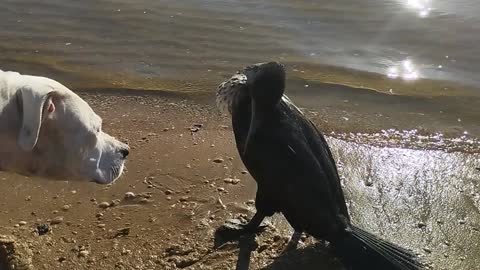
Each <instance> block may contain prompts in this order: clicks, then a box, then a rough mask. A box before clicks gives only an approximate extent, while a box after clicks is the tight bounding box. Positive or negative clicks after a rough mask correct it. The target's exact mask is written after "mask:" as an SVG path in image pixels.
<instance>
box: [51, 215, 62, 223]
mask: <svg viewBox="0 0 480 270" xmlns="http://www.w3.org/2000/svg"><path fill="white" fill-rule="evenodd" d="M62 222H63V217H55V218H54V219H52V221H50V224H52V225H55V224H60V223H62Z"/></svg>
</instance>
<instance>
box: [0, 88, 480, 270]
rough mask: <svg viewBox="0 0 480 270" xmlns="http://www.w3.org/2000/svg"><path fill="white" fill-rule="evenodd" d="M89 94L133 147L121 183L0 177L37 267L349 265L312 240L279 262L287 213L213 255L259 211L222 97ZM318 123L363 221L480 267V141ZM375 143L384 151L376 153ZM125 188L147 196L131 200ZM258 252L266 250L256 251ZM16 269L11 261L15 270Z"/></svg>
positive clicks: (2, 222) (4, 205)
mask: <svg viewBox="0 0 480 270" xmlns="http://www.w3.org/2000/svg"><path fill="white" fill-rule="evenodd" d="M81 95H82V97H84V98H85V99H86V100H87V101H88V102H89V103H90V104H91V105H92V107H93V108H95V109H96V111H97V112H98V113H99V114H100V115H101V116H102V117H103V118H104V125H105V126H104V129H105V130H107V131H108V132H110V133H112V134H113V135H115V136H117V137H119V138H120V139H122V140H125V141H127V142H128V143H129V145H130V146H131V147H132V151H131V156H130V157H129V162H128V164H127V172H126V175H125V176H124V177H122V178H121V179H120V180H119V181H118V182H117V183H115V184H114V185H112V186H100V185H97V184H94V183H81V182H66V181H65V182H64V181H49V180H45V179H37V178H28V177H23V176H18V175H14V174H8V173H1V174H0V183H1V186H2V197H1V198H0V215H1V218H0V235H8V236H9V237H13V238H14V239H15V241H16V243H15V245H16V246H17V247H18V249H17V252H18V253H19V254H20V255H23V256H24V257H23V258H24V259H25V258H26V257H31V263H32V264H33V265H34V266H35V269H233V268H234V267H235V265H237V261H238V258H239V254H241V255H240V257H241V260H240V263H239V268H238V269H246V268H245V263H246V261H245V258H248V256H250V262H251V263H250V269H342V268H341V266H340V264H339V262H338V261H337V260H336V259H335V258H333V257H332V254H331V252H330V250H329V249H328V248H326V247H324V246H323V245H322V244H320V243H316V241H314V240H313V239H311V238H307V239H306V242H305V244H303V245H301V247H300V248H299V249H298V250H296V251H293V252H290V253H287V254H285V255H280V253H281V251H282V250H283V248H284V247H285V244H286V241H287V240H288V237H289V234H290V228H289V227H288V225H287V224H286V223H285V221H284V220H283V219H282V218H281V217H274V218H272V219H271V220H270V221H269V224H271V225H270V226H269V227H268V228H267V230H266V232H264V233H262V234H260V235H259V236H257V238H256V244H254V243H251V242H248V239H246V240H243V241H242V245H241V247H242V248H241V249H240V250H239V247H238V245H237V243H236V242H233V243H229V244H226V245H225V246H223V247H222V248H220V249H218V250H214V249H213V244H214V237H213V232H214V230H215V228H217V227H218V226H220V225H221V224H223V221H224V220H225V219H226V218H229V217H238V218H240V219H242V218H245V217H250V216H251V215H252V214H253V211H254V209H253V207H252V202H251V200H252V199H253V198H254V194H255V184H254V181H253V180H252V179H251V177H250V176H249V175H248V173H245V168H244V166H243V165H242V163H241V161H240V159H239V157H238V154H237V152H236V149H235V145H234V142H233V135H232V130H231V127H230V123H229V119H228V118H226V117H224V116H221V115H219V113H218V112H217V110H216V109H215V108H214V107H213V106H212V102H211V101H212V99H211V96H209V95H201V94H194V95H193V96H192V95H188V94H175V93H169V92H164V93H156V94H152V93H150V94H149V92H137V93H131V92H130V93H129V92H128V91H123V92H122V91H115V90H110V92H102V91H97V92H95V93H93V92H90V93H85V92H84V93H82V94H81ZM340 111H341V110H340ZM307 113H308V114H309V115H310V116H312V118H313V119H314V120H315V122H316V123H317V124H318V125H319V127H320V128H321V129H322V130H324V131H325V132H326V133H328V134H330V133H331V132H332V131H333V132H334V134H332V136H329V138H328V141H329V143H330V145H331V147H332V151H333V154H334V156H335V157H336V159H337V163H338V164H339V170H340V174H341V177H342V181H343V183H342V184H343V186H344V190H345V193H346V197H347V200H348V203H349V207H350V211H351V213H352V217H353V220H354V222H355V223H356V224H358V225H360V226H361V227H363V228H365V229H368V230H371V231H373V232H376V233H378V234H379V235H381V236H383V237H385V238H387V239H389V240H391V241H393V242H395V243H398V244H400V245H402V246H405V247H409V248H412V249H415V250H418V251H419V252H420V253H422V254H423V255H424V256H425V259H426V260H427V261H429V262H432V263H433V264H434V266H435V268H434V269H480V268H478V265H480V260H479V258H478V254H480V249H479V247H478V245H477V243H478V242H480V186H479V185H478V182H479V181H478V180H479V179H480V171H478V170H477V169H476V168H478V167H480V148H479V145H478V144H476V142H475V141H472V142H468V139H466V138H463V139H462V138H460V139H458V138H457V137H451V138H448V136H446V137H445V138H444V139H442V140H441V142H437V143H436V144H433V145H430V146H429V147H425V145H424V143H425V142H428V141H430V140H432V141H433V140H434V138H428V137H421V134H413V135H412V134H410V135H409V134H407V135H405V136H404V137H408V138H409V140H410V143H409V144H404V142H405V139H401V138H400V139H399V135H398V134H395V132H393V134H390V133H389V132H388V131H386V132H384V133H382V132H381V131H380V129H378V128H376V127H375V126H372V128H371V129H372V130H371V131H367V130H365V129H363V128H362V127H357V128H358V129H361V130H363V131H361V132H362V134H360V135H357V134H356V133H350V132H351V131H352V126H353V129H355V125H352V124H341V121H340V119H341V117H347V118H349V121H350V122H352V121H356V122H358V123H360V124H359V125H361V123H362V121H361V120H362V117H361V116H362V114H357V113H351V114H350V112H343V113H341V112H338V109H337V108H335V107H325V108H323V111H313V110H307ZM346 122H348V121H346ZM194 124H201V127H200V128H197V127H193V128H192V126H193V125H194ZM403 128H406V127H405V126H402V125H400V126H399V127H398V129H399V130H403ZM431 128H432V129H433V128H434V126H432V127H431ZM197 129H198V130H197ZM376 133H378V134H376ZM430 134H432V133H430ZM395 136H397V137H395ZM455 138H457V139H455ZM372 141H375V142H376V146H372V145H370V144H366V143H368V142H372ZM450 141H453V142H456V144H449V143H448V142H450ZM452 145H454V146H455V147H453V146H452ZM405 146H409V147H410V148H405ZM412 148H415V149H421V150H412ZM426 148H427V149H430V150H425V149H426ZM230 178H233V179H239V182H238V183H236V181H234V182H235V183H236V184H233V183H232V181H231V180H229V179H230ZM126 192H133V193H134V194H136V197H135V198H130V199H125V193H126ZM102 202H108V203H109V204H108V207H107V208H102V207H101V206H103V205H104V204H102ZM65 205H67V206H65ZM60 217H61V219H60ZM22 221H24V222H25V223H24V222H22ZM57 222H58V224H54V225H50V227H51V229H52V231H51V232H50V233H48V234H46V235H42V236H39V235H38V234H37V233H36V232H35V231H36V228H37V224H51V223H57ZM21 224H24V225H21ZM126 228H129V231H128V235H122V234H121V232H124V234H126V232H127V230H125V229H126ZM1 239H2V238H0V240H1ZM246 246H253V247H254V248H255V250H254V251H253V252H252V253H251V254H248V252H245V250H246V249H245V247H246ZM29 252H31V253H29ZM4 260H5V255H4V254H3V255H2V252H1V251H0V269H2V270H3V268H2V263H3V262H2V261H4ZM27 261H28V260H27ZM242 267H243V268H242Z"/></svg>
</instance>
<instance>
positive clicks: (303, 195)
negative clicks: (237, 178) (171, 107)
mask: <svg viewBox="0 0 480 270" xmlns="http://www.w3.org/2000/svg"><path fill="white" fill-rule="evenodd" d="M285 77H286V75H285V69H284V66H283V65H282V64H280V63H277V62H269V63H261V64H256V65H252V66H248V67H246V68H245V69H244V70H243V71H242V72H239V73H238V74H236V75H234V76H233V77H232V78H231V79H230V80H228V81H226V82H224V83H222V84H221V85H220V86H219V89H218V92H217V105H218V106H219V107H220V108H223V109H226V110H228V112H229V113H230V114H231V116H232V126H233V131H234V134H235V140H236V144H237V149H238V152H239V154H240V157H241V159H242V161H243V163H244V164H245V166H246V167H247V169H248V171H249V172H250V174H251V175H252V176H253V178H254V179H255V181H256V182H257V194H256V198H255V206H256V209H257V212H256V214H255V215H254V217H253V218H252V219H251V220H250V222H249V223H248V224H246V225H244V226H243V227H242V228H243V230H244V231H245V232H247V231H254V230H255V229H256V228H258V226H260V224H261V222H262V221H263V219H264V218H265V217H267V216H271V215H273V214H274V213H276V212H280V213H282V214H283V215H284V216H285V218H286V219H287V220H288V222H289V223H290V225H291V226H292V227H293V228H294V230H295V233H296V234H298V233H301V232H305V233H308V234H310V235H312V236H314V237H315V238H317V239H322V240H327V241H328V242H330V244H331V245H332V246H333V248H334V250H335V252H336V253H337V254H338V256H339V257H340V258H341V259H342V260H343V262H344V263H345V264H346V265H347V266H349V267H350V268H351V269H362V270H363V269H365V270H366V269H421V268H422V264H421V263H420V262H419V260H418V259H417V257H416V256H415V255H414V254H413V253H412V252H410V251H408V250H406V249H404V248H401V247H399V246H397V245H395V244H392V243H390V242H387V241H385V240H382V239H380V238H379V237H377V236H375V235H373V234H371V233H369V232H366V231H364V230H362V229H360V228H358V227H356V226H355V225H353V224H352V223H351V221H350V216H349V214H348V209H347V206H346V203H345V198H344V195H343V191H342V188H341V186H340V179H339V176H338V172H337V167H336V165H335V161H334V159H333V156H332V154H331V152H330V149H329V147H328V145H327V142H326V140H325V138H324V137H323V135H322V134H321V132H320V131H319V130H318V129H317V128H316V127H315V125H314V124H313V123H312V122H311V121H310V120H308V119H307V117H306V116H305V115H304V114H303V113H302V112H301V111H300V110H299V109H298V108H297V107H296V106H295V105H294V104H293V103H292V102H291V101H290V100H289V99H288V97H286V96H285V95H284V90H285Z"/></svg>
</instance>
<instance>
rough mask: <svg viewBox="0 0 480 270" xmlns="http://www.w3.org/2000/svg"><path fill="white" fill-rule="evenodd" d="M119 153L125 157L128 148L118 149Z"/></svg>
mask: <svg viewBox="0 0 480 270" xmlns="http://www.w3.org/2000/svg"><path fill="white" fill-rule="evenodd" d="M120 154H122V156H123V158H127V157H128V154H130V151H129V150H128V148H122V149H120Z"/></svg>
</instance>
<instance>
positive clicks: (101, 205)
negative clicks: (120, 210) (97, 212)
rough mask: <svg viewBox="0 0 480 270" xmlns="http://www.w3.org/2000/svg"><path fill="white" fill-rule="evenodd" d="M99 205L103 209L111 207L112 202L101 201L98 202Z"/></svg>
mask: <svg viewBox="0 0 480 270" xmlns="http://www.w3.org/2000/svg"><path fill="white" fill-rule="evenodd" d="M98 207H100V208H102V209H106V208H108V207H110V203H109V202H101V203H99V204H98Z"/></svg>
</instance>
